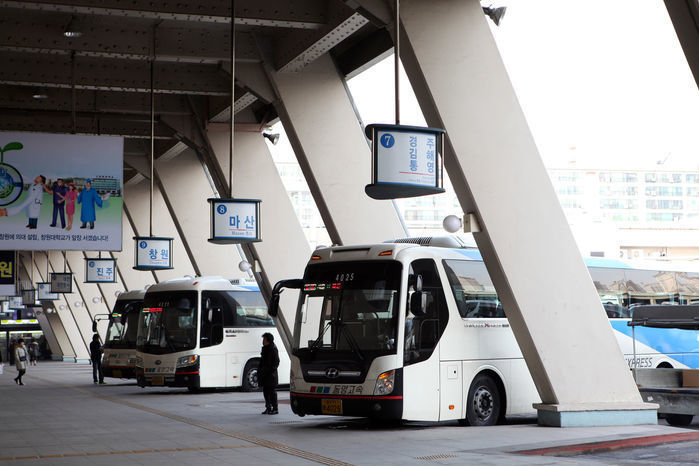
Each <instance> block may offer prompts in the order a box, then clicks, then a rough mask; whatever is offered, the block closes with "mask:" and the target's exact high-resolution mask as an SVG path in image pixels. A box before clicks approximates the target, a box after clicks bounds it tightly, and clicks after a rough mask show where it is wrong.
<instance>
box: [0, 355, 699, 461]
mask: <svg viewBox="0 0 699 466" xmlns="http://www.w3.org/2000/svg"><path fill="white" fill-rule="evenodd" d="M15 375H16V371H15V370H14V367H8V366H5V370H4V374H2V375H0V399H1V400H3V403H2V408H1V409H0V465H3V464H16V465H32V464H43V465H49V464H65V465H79V464H91V465H95V464H97V465H100V464H104V465H116V464H144V465H151V466H153V465H159V464H163V465H165V464H167V465H170V466H172V465H181V464H182V465H184V464H207V465H208V464H241V465H243V464H244V465H250V464H266V465H269V464H314V463H315V464H329V465H341V464H367V465H369V464H435V463H436V464H498V465H500V464H580V463H589V464H632V463H633V464H692V463H693V464H699V453H697V452H699V421H697V420H696V418H695V421H694V423H693V424H692V425H690V426H688V427H687V428H676V427H671V426H668V425H667V424H666V423H665V422H664V421H663V420H660V421H659V423H658V425H641V426H624V427H594V428H593V427H585V428H563V429H561V428H548V427H538V426H537V425H536V418H535V417H534V416H533V415H532V416H531V417H517V418H508V421H507V424H505V425H498V426H493V427H466V426H461V425H459V424H458V423H456V422H448V423H419V422H407V423H403V424H400V425H399V424H376V423H371V422H369V421H367V420H365V419H356V418H346V417H329V416H327V417H312V416H307V417H303V418H301V417H298V416H296V415H294V414H293V413H292V412H291V409H290V408H289V405H288V399H289V393H288V391H286V390H280V392H279V398H280V409H279V411H280V414H279V415H277V416H268V415H260V412H261V411H262V410H263V409H264V402H263V399H262V394H261V393H255V392H253V393H245V392H240V391H231V390H220V391H211V392H205V393H199V394H190V393H189V392H188V391H187V390H186V389H169V388H148V389H141V388H139V387H138V386H136V385H135V383H133V382H132V381H127V380H119V379H107V382H108V383H107V385H93V384H92V368H91V367H90V366H89V365H82V364H74V363H64V362H41V363H40V364H39V365H38V366H31V367H29V370H28V372H27V374H26V376H25V378H24V380H25V384H26V385H25V386H17V385H15V383H14V382H13V377H15Z"/></svg>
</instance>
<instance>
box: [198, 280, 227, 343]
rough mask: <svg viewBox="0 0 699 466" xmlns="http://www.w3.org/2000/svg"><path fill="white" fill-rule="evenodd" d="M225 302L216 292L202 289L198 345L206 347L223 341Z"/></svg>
mask: <svg viewBox="0 0 699 466" xmlns="http://www.w3.org/2000/svg"><path fill="white" fill-rule="evenodd" d="M225 307H226V305H225V302H224V301H223V300H222V299H221V297H220V296H219V295H218V293H216V292H207V291H204V292H203V293H202V296H201V335H200V339H199V346H200V347H201V348H207V347H209V346H215V345H219V344H221V343H222V342H223V325H224V308H225Z"/></svg>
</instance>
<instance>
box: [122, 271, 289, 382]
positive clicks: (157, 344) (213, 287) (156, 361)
mask: <svg viewBox="0 0 699 466" xmlns="http://www.w3.org/2000/svg"><path fill="white" fill-rule="evenodd" d="M265 332H269V333H271V334H272V335H274V337H275V341H276V342H279V341H280V340H279V333H278V332H277V329H276V328H275V327H274V322H273V321H272V319H271V318H270V317H269V315H268V314H267V306H266V304H265V301H264V299H263V298H262V295H261V293H260V291H259V288H258V287H257V285H256V284H250V283H248V282H244V281H239V280H226V279H224V278H221V277H185V278H179V279H175V280H168V281H165V282H161V283H158V284H157V285H153V286H151V287H150V288H148V291H147V292H146V296H145V299H144V304H143V309H142V310H141V313H140V318H139V322H138V336H137V350H138V353H137V355H138V356H137V363H136V364H137V369H136V379H137V381H138V385H139V386H141V387H146V386H168V387H187V388H188V389H189V390H190V391H193V392H196V391H198V390H199V389H200V388H223V387H242V388H243V389H244V390H247V391H251V390H256V389H257V388H258V382H257V366H258V362H259V356H260V349H261V347H262V334H263V333H265ZM278 348H279V359H280V366H279V383H280V384H288V383H289V358H288V356H287V354H286V351H285V350H284V347H283V345H281V344H278Z"/></svg>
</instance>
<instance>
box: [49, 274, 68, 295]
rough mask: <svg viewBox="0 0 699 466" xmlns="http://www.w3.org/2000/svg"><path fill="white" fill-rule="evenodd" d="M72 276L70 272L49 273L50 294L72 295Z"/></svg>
mask: <svg viewBox="0 0 699 466" xmlns="http://www.w3.org/2000/svg"><path fill="white" fill-rule="evenodd" d="M72 292H73V274H72V273H70V272H53V273H51V293H66V294H68V293H72Z"/></svg>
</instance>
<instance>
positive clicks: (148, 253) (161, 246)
mask: <svg viewBox="0 0 699 466" xmlns="http://www.w3.org/2000/svg"><path fill="white" fill-rule="evenodd" d="M134 242H135V245H136V254H135V256H136V265H135V266H134V269H136V270H160V269H171V268H172V238H156V237H152V236H136V237H134Z"/></svg>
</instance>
